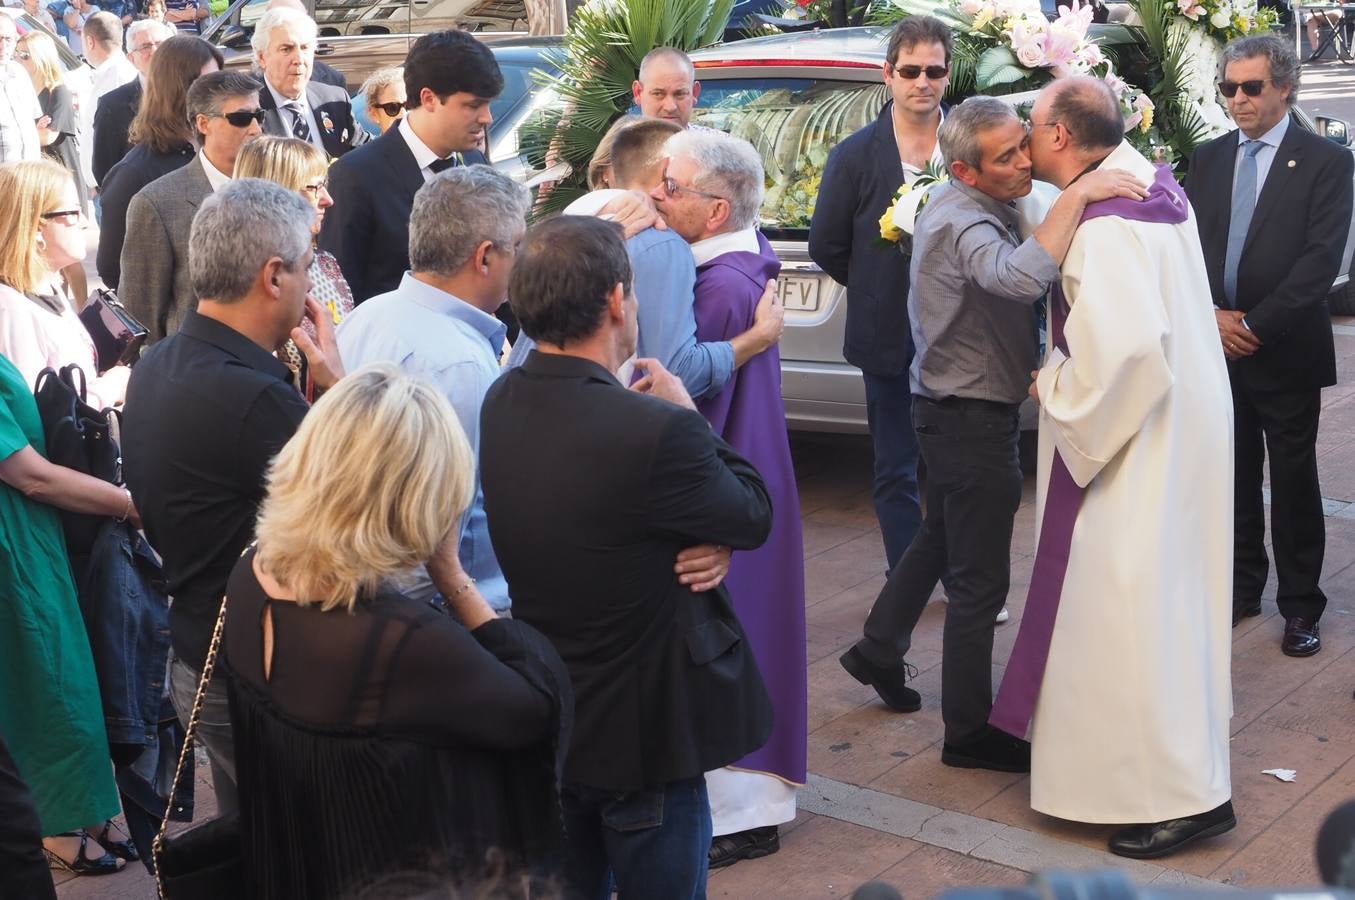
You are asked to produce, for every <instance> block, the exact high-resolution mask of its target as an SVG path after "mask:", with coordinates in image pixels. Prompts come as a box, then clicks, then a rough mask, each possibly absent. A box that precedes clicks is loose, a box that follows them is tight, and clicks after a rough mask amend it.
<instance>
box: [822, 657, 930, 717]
mask: <svg viewBox="0 0 1355 900" xmlns="http://www.w3.org/2000/svg"><path fill="white" fill-rule="evenodd" d="M838 662H840V663H842V668H844V669H846V670H847V674H849V675H851V676H852V677H853V678H855V679H856V680H857V681H859V682H861V683H862V684H868V685H870V686H871V687H873V688H875V693H877V694H879V695H880V699H881V700H883V701H884V702H885V706H888V707H889V708H890V709H892V710H894V711H895V712H917V711H918V710H919V709H921V708H922V695H921V694H919V693H918V692H917V691H915V690H913V689H912V688H910V687H907V686H906V684H905V682H907V681H908V679H910V678H913V677H916V675H917V669H916V668H914V667H913V666H910V665H908V663H899V664H898V665H897V666H894V667H892V668H889V669H886V668H883V667H881V666H877V665H875V663H873V662H871V661H870V660H868V659H866V657H865V655H864V654H862V652H861V651H860V650H858V649H857V648H856V647H853V648H852V649H850V650H848V651H847V652H846V653H844V654H842V656H841V657H839V658H838Z"/></svg>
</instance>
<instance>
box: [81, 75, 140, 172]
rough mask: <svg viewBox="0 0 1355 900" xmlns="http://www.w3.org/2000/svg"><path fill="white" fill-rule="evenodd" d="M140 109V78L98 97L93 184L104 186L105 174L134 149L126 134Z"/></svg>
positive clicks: (95, 113) (95, 112) (95, 119)
mask: <svg viewBox="0 0 1355 900" xmlns="http://www.w3.org/2000/svg"><path fill="white" fill-rule="evenodd" d="M140 108H141V79H140V78H133V79H132V80H131V81H129V82H127V83H126V84H124V85H122V86H121V87H116V88H114V89H113V90H111V91H109V92H108V93H107V94H104V95H103V96H102V97H100V98H99V105H98V106H96V107H95V108H94V160H93V162H92V164H91V167H92V168H93V170H94V183H95V184H97V185H102V184H103V183H104V176H106V175H107V174H108V170H109V169H111V168H113V167H114V166H115V165H117V164H118V162H119V161H120V160H121V159H122V158H123V157H124V156H126V155H127V151H128V150H130V149H132V143H131V139H130V138H129V137H128V136H127V135H128V133H129V132H130V131H131V128H132V120H133V119H135V118H136V112H137V110H138V109H140Z"/></svg>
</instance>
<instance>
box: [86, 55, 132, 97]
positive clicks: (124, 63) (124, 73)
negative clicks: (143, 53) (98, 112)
mask: <svg viewBox="0 0 1355 900" xmlns="http://www.w3.org/2000/svg"><path fill="white" fill-rule="evenodd" d="M136 77H137V71H136V66H134V65H132V61H131V60H130V59H128V58H127V56H126V55H125V54H124V53H123V52H122V51H121V50H119V51H117V52H116V53H114V54H113V55H111V56H109V57H108V59H106V60H104V61H103V62H101V63H99V64H98V65H97V66H95V67H94V71H93V72H91V73H90V76H89V80H90V84H91V85H92V86H93V88H94V102H95V105H97V104H98V102H99V98H100V97H102V96H103V95H104V94H107V93H108V92H109V91H111V90H113V89H114V88H120V87H122V86H123V85H124V84H126V83H127V82H129V81H131V80H132V79H133V78H136Z"/></svg>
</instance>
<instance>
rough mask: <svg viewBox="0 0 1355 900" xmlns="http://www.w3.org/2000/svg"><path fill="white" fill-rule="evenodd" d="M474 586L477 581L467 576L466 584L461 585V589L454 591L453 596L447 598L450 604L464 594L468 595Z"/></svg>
mask: <svg viewBox="0 0 1355 900" xmlns="http://www.w3.org/2000/svg"><path fill="white" fill-rule="evenodd" d="M474 586H475V579H474V578H471V577H470V576H469V575H467V576H466V583H465V584H463V585H461V587H459V588H457V589H456V590H454V591H452V596H450V597H448V598H447V600H448V602H451V601H452V600H455V599H456V598H457V597H460V596H461V595H462V594H464V593H466V591H468V590H470V589H471V588H473V587H474Z"/></svg>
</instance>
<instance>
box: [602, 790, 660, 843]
mask: <svg viewBox="0 0 1355 900" xmlns="http://www.w3.org/2000/svg"><path fill="white" fill-rule="evenodd" d="M664 793H665V791H664V788H657V789H654V790H649V791H635V792H632V793H628V794H621V795H620V796H618V797H616V798H615V799H614V800H612V801H611V802H609V803H607V804H605V805H604V806H603V807H602V810H601V816H602V824H603V825H605V826H606V827H608V828H610V829H611V830H612V831H621V832H626V831H644V830H645V829H647V828H658V827H659V826H660V825H662V824H663V799H664Z"/></svg>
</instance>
